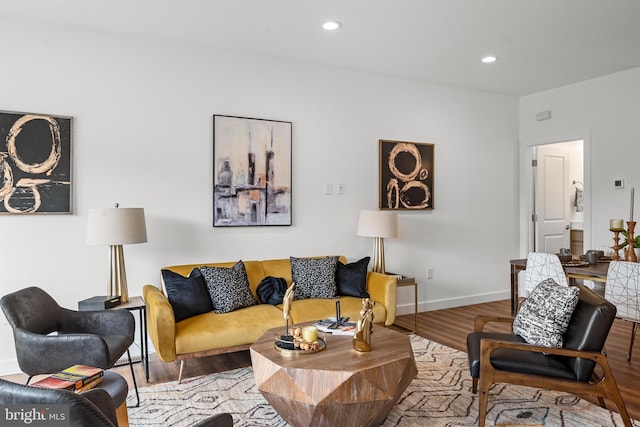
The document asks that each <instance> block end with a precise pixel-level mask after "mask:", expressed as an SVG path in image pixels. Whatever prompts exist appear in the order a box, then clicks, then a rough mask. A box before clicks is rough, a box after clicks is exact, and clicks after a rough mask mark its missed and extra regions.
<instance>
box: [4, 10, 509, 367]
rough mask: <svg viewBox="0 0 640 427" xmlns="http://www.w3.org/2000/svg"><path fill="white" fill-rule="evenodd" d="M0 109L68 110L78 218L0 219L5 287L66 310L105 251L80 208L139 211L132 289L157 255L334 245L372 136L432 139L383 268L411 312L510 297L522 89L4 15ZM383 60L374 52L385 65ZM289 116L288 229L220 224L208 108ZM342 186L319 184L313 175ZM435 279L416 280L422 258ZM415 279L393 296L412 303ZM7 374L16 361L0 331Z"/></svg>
mask: <svg viewBox="0 0 640 427" xmlns="http://www.w3.org/2000/svg"><path fill="white" fill-rule="evenodd" d="M0 40H2V44H1V45H0V58H1V61H2V66H0V110H11V111H23V112H40V113H50V114H59V115H69V116H73V117H74V132H75V136H74V159H73V161H74V171H73V173H74V181H75V183H74V200H75V206H74V214H73V215H62V216H2V217H0V292H1V293H2V294H5V293H7V292H11V291H14V290H17V289H20V288H22V287H25V286H28V285H37V286H40V287H42V288H44V289H45V290H47V291H48V292H50V293H51V294H52V295H53V296H54V298H56V299H57V300H58V301H59V302H60V303H61V305H63V306H67V307H71V308H74V307H76V304H77V301H78V300H80V299H84V298H87V297H90V296H93V295H100V294H104V292H105V287H106V275H107V272H106V266H107V248H103V247H92V246H87V245H86V244H85V228H86V218H87V211H88V209H89V208H95V207H109V206H111V205H112V204H113V203H114V202H116V201H117V202H119V203H120V205H121V206H123V207H144V208H145V212H146V216H147V227H148V236H149V242H148V243H146V244H141V245H131V246H126V247H125V258H126V260H127V272H128V281H129V287H130V294H131V295H139V294H140V293H141V289H142V286H143V284H145V283H154V284H158V277H159V269H160V268H161V267H162V266H165V265H170V264H179V263H197V262H205V261H209V262H211V261H223V260H237V259H270V258H281V257H289V256H305V255H319V254H333V253H339V254H344V255H346V256H347V257H348V258H349V259H350V260H356V259H359V258H360V257H362V256H365V255H369V254H370V252H371V249H372V247H373V243H372V240H371V239H368V238H362V237H358V236H356V235H355V228H356V222H357V218H358V213H359V210H360V209H372V208H376V206H377V192H376V188H377V183H378V139H395V140H406V141H416V142H430V143H434V144H435V163H436V166H435V191H434V193H435V206H436V208H435V210H434V211H429V212H424V211H421V212H401V213H400V215H399V233H400V236H399V238H398V239H394V240H387V241H386V264H387V269H388V270H389V271H396V272H402V273H404V274H407V275H412V276H415V277H416V278H417V280H418V281H419V292H420V298H419V299H420V302H421V309H423V310H424V309H428V308H434V307H448V306H455V305H462V304H467V303H471V302H476V301H486V300H494V299H501V298H506V297H507V296H508V289H509V285H508V283H509V268H508V262H507V261H508V259H510V258H514V257H517V255H518V253H517V250H518V246H517V245H518V228H517V227H518V224H517V223H518V217H517V209H518V204H517V200H518V199H517V194H518V186H517V179H518V175H517V166H518V165H517V162H518V145H517V142H516V141H517V99H516V98H513V97H505V96H499V95H492V94H487V93H482V92H475V91H470V90H466V89H457V88H451V87H446V86H439V85H432V84H424V83H419V82H415V81H409V80H401V79H394V78H389V77H384V76H378V75H373V74H367V73H360V72H353V71H348V70H341V69H333V68H324V67H320V66H315V65H312V64H305V63H293V62H287V61H281V60H275V59H269V58H264V57H255V56H247V55H242V54H238V53H233V52H228V51H222V50H212V49H207V48H204V47H199V46H183V45H172V44H170V43H166V42H160V41H154V40H145V39H135V38H121V37H119V36H115V35H107V34H94V33H87V32H75V31H73V30H70V29H61V28H48V27H43V26H40V25H30V24H28V23H19V22H0ZM381 60H384V58H381ZM213 114H227V115H239V116H244V117H254V118H265V119H276V120H287V121H291V122H293V226H291V227H264V228H213V227H212V221H211V205H212V197H211V192H212V184H211V180H212V178H211V174H212V165H211V163H212V161H211V157H212V115H213ZM324 182H331V183H333V184H334V188H335V186H336V184H337V183H344V184H345V186H346V194H345V195H344V196H338V195H336V194H334V195H330V196H325V195H323V183H324ZM428 266H431V267H434V278H433V280H430V281H428V282H427V281H426V280H425V270H426V267H428ZM412 309H413V290H412V289H411V288H404V289H401V290H400V291H399V311H400V312H401V313H409V312H412ZM0 340H1V342H2V344H3V345H2V347H1V348H0V374H2V370H3V368H2V367H3V366H4V367H5V368H4V371H5V372H7V371H10V369H11V368H10V366H14V367H15V364H13V365H12V363H13V361H14V358H15V354H14V350H13V339H12V333H11V329H10V327H9V326H7V325H6V324H3V325H2V326H1V327H0Z"/></svg>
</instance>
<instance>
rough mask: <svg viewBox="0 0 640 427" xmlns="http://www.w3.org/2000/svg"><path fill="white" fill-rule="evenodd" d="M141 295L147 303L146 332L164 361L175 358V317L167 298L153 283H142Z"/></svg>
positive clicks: (159, 356) (170, 360)
mask: <svg viewBox="0 0 640 427" xmlns="http://www.w3.org/2000/svg"><path fill="white" fill-rule="evenodd" d="M142 296H143V298H144V301H145V303H146V304H147V332H148V333H149V337H150V338H151V342H152V343H153V347H154V348H155V349H156V354H157V355H158V358H159V359H160V360H162V361H164V362H172V361H174V360H176V318H175V315H174V314H173V308H172V307H171V304H170V303H169V299H168V298H167V297H166V296H165V294H163V293H162V291H161V290H160V289H158V288H156V287H155V286H153V285H144V287H143V288H142Z"/></svg>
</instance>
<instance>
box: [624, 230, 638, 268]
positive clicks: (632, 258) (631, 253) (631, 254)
mask: <svg viewBox="0 0 640 427" xmlns="http://www.w3.org/2000/svg"><path fill="white" fill-rule="evenodd" d="M635 228H636V222H635V221H627V230H628V231H627V232H628V236H627V252H626V254H625V257H624V260H625V261H629V262H638V257H637V256H636V251H635V250H634V247H633V240H634V237H633V230H634V229H635Z"/></svg>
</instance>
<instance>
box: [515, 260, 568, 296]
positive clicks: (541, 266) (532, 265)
mask: <svg viewBox="0 0 640 427" xmlns="http://www.w3.org/2000/svg"><path fill="white" fill-rule="evenodd" d="M524 275H525V276H524V281H523V284H522V287H521V289H518V295H521V296H523V297H525V298H526V297H527V296H528V295H529V293H530V292H531V291H532V290H533V288H535V287H536V286H537V285H538V283H540V282H542V281H544V280H547V279H553V280H554V281H555V282H556V283H557V284H558V285H561V286H569V282H567V276H566V274H565V272H564V269H563V268H562V264H561V263H560V259H559V258H558V256H557V255H555V254H547V253H543V252H531V253H529V256H527V268H526V270H525V271H524Z"/></svg>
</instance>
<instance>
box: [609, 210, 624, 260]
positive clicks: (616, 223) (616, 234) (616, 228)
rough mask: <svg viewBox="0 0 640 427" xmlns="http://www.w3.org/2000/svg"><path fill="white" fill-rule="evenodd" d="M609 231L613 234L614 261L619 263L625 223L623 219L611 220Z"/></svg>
mask: <svg viewBox="0 0 640 427" xmlns="http://www.w3.org/2000/svg"><path fill="white" fill-rule="evenodd" d="M609 231H611V232H613V246H612V247H611V249H612V250H613V260H614V261H617V260H619V259H620V254H619V251H620V233H622V232H623V231H624V221H623V220H621V219H610V220H609Z"/></svg>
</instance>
